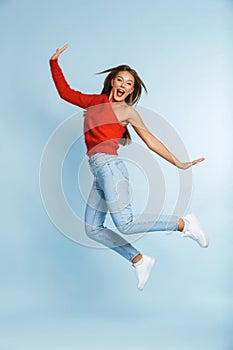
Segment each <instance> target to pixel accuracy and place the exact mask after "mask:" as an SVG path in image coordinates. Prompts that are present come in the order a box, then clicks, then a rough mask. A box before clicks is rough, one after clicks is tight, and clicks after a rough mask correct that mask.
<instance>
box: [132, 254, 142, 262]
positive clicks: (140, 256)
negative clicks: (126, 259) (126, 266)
mask: <svg viewBox="0 0 233 350" xmlns="http://www.w3.org/2000/svg"><path fill="white" fill-rule="evenodd" d="M141 259H142V254H138V255H136V256H135V257H134V258H133V260H132V263H133V264H136V263H137V262H139V261H140V260H141Z"/></svg>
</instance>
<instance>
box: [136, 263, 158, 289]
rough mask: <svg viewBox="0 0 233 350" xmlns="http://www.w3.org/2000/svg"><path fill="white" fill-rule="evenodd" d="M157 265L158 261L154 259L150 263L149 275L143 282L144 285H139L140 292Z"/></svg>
mask: <svg viewBox="0 0 233 350" xmlns="http://www.w3.org/2000/svg"><path fill="white" fill-rule="evenodd" d="M155 264H156V259H152V260H151V261H150V264H149V265H148V268H147V274H146V276H145V278H144V280H143V282H142V283H140V285H138V289H139V290H143V288H144V286H145V284H146V282H147V281H148V279H149V277H150V274H151V271H152V268H153V267H154V265H155Z"/></svg>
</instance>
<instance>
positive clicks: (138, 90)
mask: <svg viewBox="0 0 233 350" xmlns="http://www.w3.org/2000/svg"><path fill="white" fill-rule="evenodd" d="M123 71H127V72H129V73H130V74H132V76H133V77H134V90H133V92H132V93H131V94H130V95H128V96H127V97H126V99H125V102H126V103H127V104H128V105H129V106H133V105H134V104H135V103H137V102H138V101H139V99H140V97H141V94H142V88H144V90H145V92H146V93H147V89H146V86H145V84H144V83H143V81H142V79H141V78H140V77H139V75H138V73H137V72H136V71H135V70H134V69H132V68H131V67H130V66H128V65H126V64H123V65H120V66H117V67H113V68H109V69H106V70H104V71H102V72H99V73H97V74H104V73H109V74H108V75H107V77H106V78H105V80H104V87H103V90H102V91H101V93H102V94H105V95H107V96H109V95H110V93H111V90H112V79H114V78H115V77H116V76H117V74H118V73H119V72H123ZM120 143H121V144H122V145H124V146H125V145H128V144H130V143H131V137H130V133H129V131H128V129H127V127H126V130H125V132H124V134H123V136H122V139H121V141H120Z"/></svg>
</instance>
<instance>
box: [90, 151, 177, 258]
mask: <svg viewBox="0 0 233 350" xmlns="http://www.w3.org/2000/svg"><path fill="white" fill-rule="evenodd" d="M89 166H90V169H91V172H92V174H93V175H94V183H93V186H92V189H91V192H90V195H89V198H88V203H87V207H86V212H85V230H86V234H87V236H88V237H90V238H91V239H93V240H94V241H97V242H99V243H102V244H103V245H104V246H106V247H109V248H111V249H113V250H114V251H116V252H117V253H119V254H120V255H122V256H123V257H124V258H126V259H127V260H129V261H132V260H133V258H134V257H135V256H137V255H138V254H139V251H138V250H137V249H136V248H134V247H133V246H132V244H130V243H129V242H128V241H127V240H125V239H124V238H123V237H122V236H121V235H119V234H118V233H116V232H114V231H112V230H110V229H109V228H107V227H105V226H104V221H105V218H106V215H107V212H108V211H109V212H110V215H111V217H112V220H113V222H114V224H115V226H116V227H117V229H118V230H119V231H120V232H121V233H123V234H126V235H131V234H136V233H143V232H153V231H177V229H178V221H179V218H178V217H177V216H165V215H161V216H159V218H157V217H156V215H151V214H148V215H145V214H143V215H139V216H137V217H135V216H134V215H133V212H132V206H131V203H130V186H129V177H128V171H127V168H126V166H125V164H124V162H123V161H122V160H121V159H120V158H119V156H117V155H112V154H106V153H96V154H94V155H93V156H92V157H91V158H90V159H89Z"/></svg>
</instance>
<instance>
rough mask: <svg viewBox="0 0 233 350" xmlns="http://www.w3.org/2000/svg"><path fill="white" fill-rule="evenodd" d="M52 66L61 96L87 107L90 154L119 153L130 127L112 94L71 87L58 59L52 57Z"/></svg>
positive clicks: (85, 125) (87, 140)
mask: <svg viewBox="0 0 233 350" xmlns="http://www.w3.org/2000/svg"><path fill="white" fill-rule="evenodd" d="M50 68H51V73H52V77H53V80H54V83H55V85H56V88H57V91H58V93H59V95H60V97H61V98H63V99H64V100H66V101H68V102H70V103H72V104H74V105H76V106H79V107H81V108H83V109H86V110H87V112H86V113H85V119H84V135H85V143H86V147H87V154H88V155H89V156H90V155H92V154H94V153H97V152H104V153H109V154H117V149H118V148H119V142H120V140H121V138H122V136H123V134H124V132H125V130H126V128H125V127H123V126H122V125H121V124H120V123H119V121H118V119H117V117H116V115H115V113H114V111H113V109H112V107H111V104H110V102H109V99H108V96H107V95H105V94H101V95H94V94H91V95H90V94H88V95H87V94H83V93H82V92H80V91H76V90H73V89H71V88H70V86H69V85H68V83H67V82H66V80H65V77H64V75H63V73H62V70H61V68H60V67H59V65H58V60H50Z"/></svg>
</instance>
